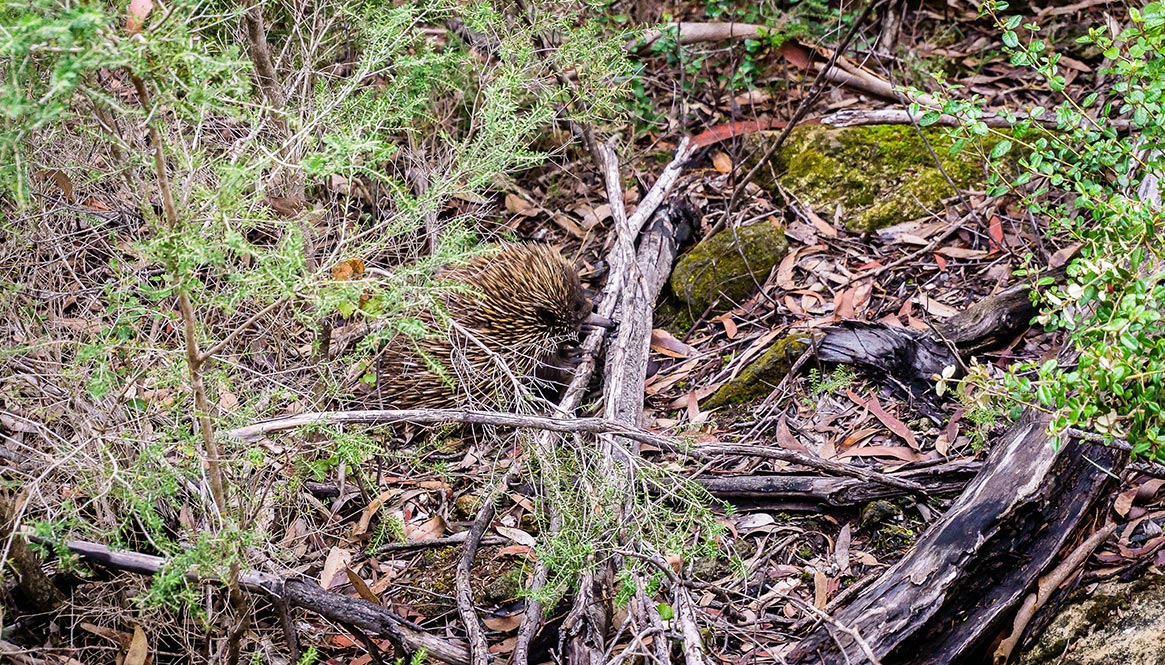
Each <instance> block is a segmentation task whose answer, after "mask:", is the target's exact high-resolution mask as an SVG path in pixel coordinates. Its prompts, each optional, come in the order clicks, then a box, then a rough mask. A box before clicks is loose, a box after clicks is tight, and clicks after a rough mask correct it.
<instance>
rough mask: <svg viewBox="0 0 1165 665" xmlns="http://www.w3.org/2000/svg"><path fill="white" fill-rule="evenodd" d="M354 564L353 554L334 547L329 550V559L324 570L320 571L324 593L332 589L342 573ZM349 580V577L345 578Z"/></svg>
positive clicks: (326, 560)
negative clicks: (349, 565)
mask: <svg viewBox="0 0 1165 665" xmlns="http://www.w3.org/2000/svg"><path fill="white" fill-rule="evenodd" d="M350 563H352V552H351V551H349V550H346V549H344V548H342V547H336V546H334V545H333V546H332V549H330V550H328V558H327V559H325V560H324V569H323V570H321V571H320V588H322V589H323V590H324V591H327V590H328V589H331V588H332V587H333V586H334V585H335V584H336V583H337V582H338V581H339V579H340V573H341V572H342V571H343V570H344V569H345V568H347V567H348V564H350ZM344 577H345V578H347V575H345V576H344Z"/></svg>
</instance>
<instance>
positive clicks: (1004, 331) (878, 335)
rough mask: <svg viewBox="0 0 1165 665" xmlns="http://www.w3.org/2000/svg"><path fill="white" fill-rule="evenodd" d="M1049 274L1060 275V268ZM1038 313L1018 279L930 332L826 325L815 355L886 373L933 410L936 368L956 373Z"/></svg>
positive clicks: (882, 326)
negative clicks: (967, 360)
mask: <svg viewBox="0 0 1165 665" xmlns="http://www.w3.org/2000/svg"><path fill="white" fill-rule="evenodd" d="M1048 274H1049V275H1050V276H1051V277H1053V278H1054V279H1057V280H1059V279H1063V277H1064V268H1063V267H1061V268H1057V269H1055V270H1052V271H1050V272H1049V273H1048ZM1037 313H1038V309H1037V308H1036V306H1035V305H1034V304H1033V303H1032V301H1031V285H1030V284H1028V283H1026V282H1021V283H1019V284H1015V285H1013V286H1011V287H1009V288H1007V289H1005V290H1004V291H1001V292H1000V293H997V294H995V295H993V296H990V297H987V298H984V299H983V300H981V301H979V302H977V303H975V304H974V305H971V306H970V307H968V308H967V309H965V310H963V311H961V312H959V313H958V314H956V315H954V316H952V317H951V318H949V319H947V320H946V321H942V322H940V323H937V324H935V326H934V331H933V332H923V331H918V330H911V329H908V328H902V327H898V326H891V325H888V324H885V323H875V322H866V321H843V322H842V323H841V324H839V325H837V326H833V327H830V328H828V329H826V333H825V336H824V337H823V338H822V339H821V342H820V345H819V347H818V349H817V357H818V359H819V360H821V361H823V362H836V363H845V364H849V365H854V366H856V367H859V368H860V369H862V370H864V371H866V372H869V373H871V374H874V375H875V376H878V377H887V378H889V379H891V380H892V381H893V383H894V385H896V386H897V387H901V388H905V392H907V393H908V394H909V395H910V396H911V397H912V398H914V399H917V400H920V401H921V402H922V403H923V405H930V406H931V409H930V410H931V411H936V410H937V409H936V408H934V405H933V401H934V400H933V395H931V394H930V389H931V387H932V386H933V385H934V376H935V375H936V374H941V373H942V371H943V369H944V368H946V367H948V366H954V367H955V368H956V373H955V376H956V377H959V376H962V366H963V361H965V360H966V359H968V358H969V357H970V356H972V355H973V354H976V353H979V352H981V351H983V350H986V349H990V348H997V347H999V346H1002V345H1004V344H1006V343H1007V342H1010V341H1011V340H1012V339H1013V338H1014V337H1015V336H1016V335H1018V334H1019V333H1021V332H1023V331H1024V330H1026V329H1027V328H1028V326H1029V325H1030V324H1031V320H1032V318H1033V317H1034V316H1035V315H1036V314H1037Z"/></svg>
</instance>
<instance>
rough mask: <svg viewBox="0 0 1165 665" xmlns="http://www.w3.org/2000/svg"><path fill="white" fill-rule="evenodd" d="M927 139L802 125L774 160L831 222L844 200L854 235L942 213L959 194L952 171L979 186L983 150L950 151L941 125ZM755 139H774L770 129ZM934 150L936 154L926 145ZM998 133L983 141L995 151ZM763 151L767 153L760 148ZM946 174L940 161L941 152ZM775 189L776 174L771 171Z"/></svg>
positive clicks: (784, 180)
mask: <svg viewBox="0 0 1165 665" xmlns="http://www.w3.org/2000/svg"><path fill="white" fill-rule="evenodd" d="M923 134H924V135H925V136H926V142H924V141H923V140H922V137H921V136H919V133H918V131H917V130H915V128H914V127H911V126H902V125H880V126H872V127H847V128H844V129H831V128H828V127H822V126H820V125H817V126H810V125H806V126H801V127H798V128H796V129H794V130H793V132H792V133H791V134H790V135H789V138H788V139H787V140H786V141H785V144H784V145H783V146H781V149H780V150H778V151H777V154H776V155H775V156H774V157H773V160H772V164H771V166H772V168H771V169H763V170H762V173H764V172H766V171H767V172H769V173H775V174H776V183H777V184H780V186H781V187H782V188H784V189H785V190H786V191H788V192H789V193H790V194H792V195H793V196H794V197H796V198H797V200H798V201H800V202H801V203H803V204H805V205H808V206H810V207H812V208H813V209H814V210H815V211H816V212H817V213H818V214H820V215H821V216H822V217H824V218H826V219H831V218H833V217H834V215H835V212H836V211H837V209H838V206H839V205H840V207H841V210H842V219H844V220H845V225H846V228H848V229H849V230H850V231H853V232H856V233H864V232H868V231H873V230H876V229H880V228H883V227H886V226H890V225H891V224H897V223H899V222H906V221H910V220H913V219H920V218H923V217H926V216H927V215H928V214H931V213H936V212H941V211H942V210H943V209H944V208H945V207H946V206H944V205H943V200H944V199H948V198H950V197H952V196H954V195H955V191H954V190H953V189H951V184H950V183H949V182H947V178H946V175H944V174H943V171H946V174H947V175H949V176H950V178H951V180H952V181H954V183H955V184H956V185H957V186H958V187H959V188H960V189H969V188H980V187H982V186H983V184H984V182H985V180H986V175H985V171H984V165H983V162H982V160H981V159H979V158H978V157H977V156H976V153H977V152H978V151H976V150H971V149H970V148H968V149H967V150H964V151H963V152H961V153H959V154H958V155H955V156H952V155H951V154H950V148H951V144H952V140H951V139H949V138H947V137H946V136H945V135H944V133H943V130H941V129H935V128H931V129H925V130H923ZM750 140H751V141H755V142H758V144H760V145H763V144H764V143H767V142H771V141H773V140H775V137H774V136H773V135H772V134H771V133H769V132H765V133H760V134H754V135H751V137H750ZM927 143H929V144H930V149H933V150H934V155H932V154H931V150H930V149H928V148H927ZM995 143H998V139H997V138H985V139H984V141H983V146H982V147H983V150H984V151H990V150H991V148H992V147H993V146H994V144H995ZM760 152H762V153H763V150H762V151H760ZM936 155H937V157H938V161H939V163H941V164H942V167H943V171H940V170H939V168H938V167H937V166H936V165H935V156H936ZM765 178H767V181H768V182H767V185H768V187H770V188H773V185H774V183H773V178H772V176H771V175H769V176H765Z"/></svg>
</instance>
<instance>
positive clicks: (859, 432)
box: [841, 427, 878, 449]
mask: <svg viewBox="0 0 1165 665" xmlns="http://www.w3.org/2000/svg"><path fill="white" fill-rule="evenodd" d="M877 433H878V430H877V429H875V428H873V427H866V428H863V429H856V430H854V431H852V432H850V433H849V434H848V435H846V437H845V439H844V440H843V441H842V442H841V448H842V449H847V448H852V447H854V446H856V445H858V444H859V443H861V442H862V441H865V440H866V439H868V438H870V437H872V436H874V435H875V434H877Z"/></svg>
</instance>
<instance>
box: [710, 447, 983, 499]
mask: <svg viewBox="0 0 1165 665" xmlns="http://www.w3.org/2000/svg"><path fill="white" fill-rule="evenodd" d="M982 466H983V463H982V462H979V461H976V460H972V459H964V460H955V461H953V462H947V463H944V464H929V465H926V466H921V467H916V468H910V469H904V470H902V471H900V472H897V473H893V474H889V475H891V476H892V477H895V478H902V479H905V480H911V481H914V482H917V483H918V484H920V485H922V486H923V487H924V488H925V490H926V493H927V494H928V495H936V494H950V493H953V492H958V491H960V490H962V489H963V487H965V486H966V485H967V483H969V482H970V481H971V479H972V478H974V477H975V474H976V473H977V472H978V471H979V469H980V468H981V467H982ZM695 482H696V483H698V484H699V485H700V486H701V487H703V488H704V489H706V490H708V493H709V494H711V495H712V496H714V497H716V498H718V499H725V500H729V501H732V502H733V503H736V504H738V506H739V504H742V503H747V504H748V505H749V506H756V507H760V506H763V507H766V508H779V509H781V510H818V509H820V508H822V507H823V506H830V507H847V506H855V505H860V504H863V503H867V502H869V501H876V500H878V499H893V498H897V497H901V496H908V495H910V494H911V492H909V491H908V490H905V489H902V488H900V487H893V486H890V485H884V484H879V483H871V482H869V481H867V480H863V479H860V478H837V477H827V476H814V475H801V474H797V475H790V474H779V475H766V476H729V477H711V478H697V479H695Z"/></svg>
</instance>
